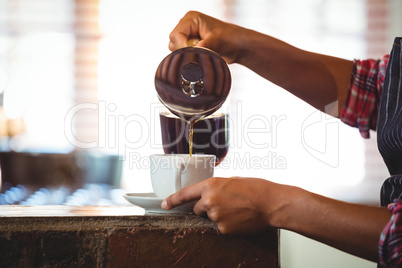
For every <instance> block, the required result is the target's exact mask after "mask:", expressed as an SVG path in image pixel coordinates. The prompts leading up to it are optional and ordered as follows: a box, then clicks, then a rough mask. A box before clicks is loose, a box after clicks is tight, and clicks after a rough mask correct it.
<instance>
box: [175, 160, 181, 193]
mask: <svg viewBox="0 0 402 268" xmlns="http://www.w3.org/2000/svg"><path fill="white" fill-rule="evenodd" d="M182 170H183V165H182V164H180V165H179V166H178V167H177V168H176V169H175V178H176V181H175V185H174V187H175V192H177V191H179V190H180V189H181V188H182V184H181V171H182Z"/></svg>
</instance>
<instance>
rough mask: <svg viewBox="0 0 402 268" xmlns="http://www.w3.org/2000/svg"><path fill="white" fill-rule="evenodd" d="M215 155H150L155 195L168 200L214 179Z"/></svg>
mask: <svg viewBox="0 0 402 268" xmlns="http://www.w3.org/2000/svg"><path fill="white" fill-rule="evenodd" d="M215 158H216V157H215V155H201V154H200V155H192V156H191V157H190V155H188V154H158V155H150V157H149V160H150V169H151V182H152V187H153V189H154V192H155V195H156V196H157V197H158V198H166V197H168V196H169V195H171V194H174V193H175V192H177V191H178V190H180V189H182V188H184V187H187V186H189V185H192V184H196V183H199V182H201V181H203V180H205V179H208V178H210V177H213V175H214V167H215Z"/></svg>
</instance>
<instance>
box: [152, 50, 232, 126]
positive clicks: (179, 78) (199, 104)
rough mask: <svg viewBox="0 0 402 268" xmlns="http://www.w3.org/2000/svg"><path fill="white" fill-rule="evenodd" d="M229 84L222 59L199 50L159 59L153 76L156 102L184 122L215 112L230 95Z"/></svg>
mask: <svg viewBox="0 0 402 268" xmlns="http://www.w3.org/2000/svg"><path fill="white" fill-rule="evenodd" d="M231 81H232V80H231V75H230V71H229V68H228V65H227V64H226V62H225V61H224V60H223V59H222V57H220V56H219V55H218V54H217V53H215V52H214V51H212V50H209V49H206V48H201V47H185V48H181V49H178V50H175V51H173V52H172V53H171V54H169V55H168V56H167V57H165V58H164V59H163V60H162V62H161V63H160V64H159V67H158V69H157V70H156V74H155V87H156V91H157V93H158V98H159V100H160V101H161V102H162V103H163V104H164V105H165V106H166V108H168V109H169V110H170V111H171V112H172V113H173V114H175V115H176V116H178V117H180V118H184V119H185V120H187V121H190V120H196V119H198V118H202V117H206V116H208V115H210V114H212V113H214V112H215V111H216V110H218V109H219V108H220V107H221V106H222V104H223V103H224V102H225V100H226V98H227V96H228V94H229V91H230V87H231Z"/></svg>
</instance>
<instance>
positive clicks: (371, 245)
mask: <svg viewBox="0 0 402 268" xmlns="http://www.w3.org/2000/svg"><path fill="white" fill-rule="evenodd" d="M294 193H295V194H293V195H292V200H291V201H290V202H288V203H286V205H284V206H282V207H281V208H280V209H279V210H278V211H277V213H276V216H275V217H273V221H274V222H271V223H270V224H272V225H274V226H276V227H278V228H283V229H288V230H292V231H295V232H297V233H300V234H302V235H304V236H307V237H310V238H312V239H315V240H317V241H320V242H323V243H325V244H328V245H330V246H333V247H335V248H338V249H340V250H343V251H345V252H348V253H351V254H353V255H356V256H360V257H362V258H365V259H369V260H372V261H377V258H378V243H379V238H380V234H381V231H382V230H383V229H384V227H385V225H386V224H387V222H388V221H389V219H390V217H391V214H390V212H389V211H388V210H387V209H386V208H381V207H374V206H364V205H358V204H352V203H347V202H342V201H338V200H334V199H329V198H326V197H323V196H320V195H316V194H313V193H310V192H306V191H304V190H301V189H298V190H294Z"/></svg>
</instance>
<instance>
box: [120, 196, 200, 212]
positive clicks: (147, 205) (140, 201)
mask: <svg viewBox="0 0 402 268" xmlns="http://www.w3.org/2000/svg"><path fill="white" fill-rule="evenodd" d="M123 197H124V198H125V199H126V200H127V201H128V202H130V203H132V204H134V205H136V206H139V207H141V208H143V209H145V212H147V213H159V214H177V213H179V214H193V213H194V212H193V208H194V202H191V203H188V204H184V205H181V206H178V207H176V208H173V209H171V210H164V209H162V208H161V203H162V201H163V199H162V198H158V197H156V195H155V194H154V193H127V194H125V195H123Z"/></svg>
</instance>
